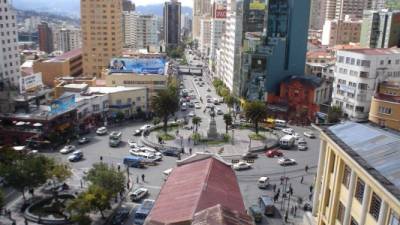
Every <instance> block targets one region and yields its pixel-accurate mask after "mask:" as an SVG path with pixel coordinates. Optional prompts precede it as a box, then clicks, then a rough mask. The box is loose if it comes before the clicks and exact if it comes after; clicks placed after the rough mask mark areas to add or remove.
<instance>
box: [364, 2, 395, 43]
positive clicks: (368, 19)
mask: <svg viewBox="0 0 400 225" xmlns="http://www.w3.org/2000/svg"><path fill="white" fill-rule="evenodd" d="M360 45H361V47H363V48H390V47H393V46H397V47H400V11H388V10H380V11H377V10H366V11H364V17H363V23H362V27H361V39H360Z"/></svg>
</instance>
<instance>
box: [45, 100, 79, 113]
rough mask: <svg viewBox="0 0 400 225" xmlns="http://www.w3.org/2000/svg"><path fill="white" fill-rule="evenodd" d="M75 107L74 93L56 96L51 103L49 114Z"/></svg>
mask: <svg viewBox="0 0 400 225" xmlns="http://www.w3.org/2000/svg"><path fill="white" fill-rule="evenodd" d="M75 107H76V102H75V95H69V96H65V97H61V98H58V99H56V100H54V101H53V102H52V103H51V106H50V108H51V109H50V110H51V111H50V114H52V115H57V114H60V113H63V112H66V111H68V110H71V109H73V108H75Z"/></svg>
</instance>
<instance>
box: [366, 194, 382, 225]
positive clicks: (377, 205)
mask: <svg viewBox="0 0 400 225" xmlns="http://www.w3.org/2000/svg"><path fill="white" fill-rule="evenodd" d="M381 203H382V200H381V198H379V196H378V195H376V194H375V192H374V193H372V198H371V204H370V205H369V213H370V214H371V216H372V217H374V218H375V220H378V218H379V211H380V210H381Z"/></svg>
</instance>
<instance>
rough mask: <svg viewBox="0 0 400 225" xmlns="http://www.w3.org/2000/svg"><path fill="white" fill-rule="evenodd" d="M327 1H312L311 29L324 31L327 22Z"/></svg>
mask: <svg viewBox="0 0 400 225" xmlns="http://www.w3.org/2000/svg"><path fill="white" fill-rule="evenodd" d="M326 2H327V0H311V8H310V29H312V30H322V27H323V26H324V22H325V10H326Z"/></svg>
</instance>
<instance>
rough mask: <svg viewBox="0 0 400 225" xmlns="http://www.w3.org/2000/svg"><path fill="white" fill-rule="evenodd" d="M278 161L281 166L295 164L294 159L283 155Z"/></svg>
mask: <svg viewBox="0 0 400 225" xmlns="http://www.w3.org/2000/svg"><path fill="white" fill-rule="evenodd" d="M278 163H279V165H281V166H290V165H295V164H296V160H294V159H289V158H284V157H283V158H280V159H278Z"/></svg>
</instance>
